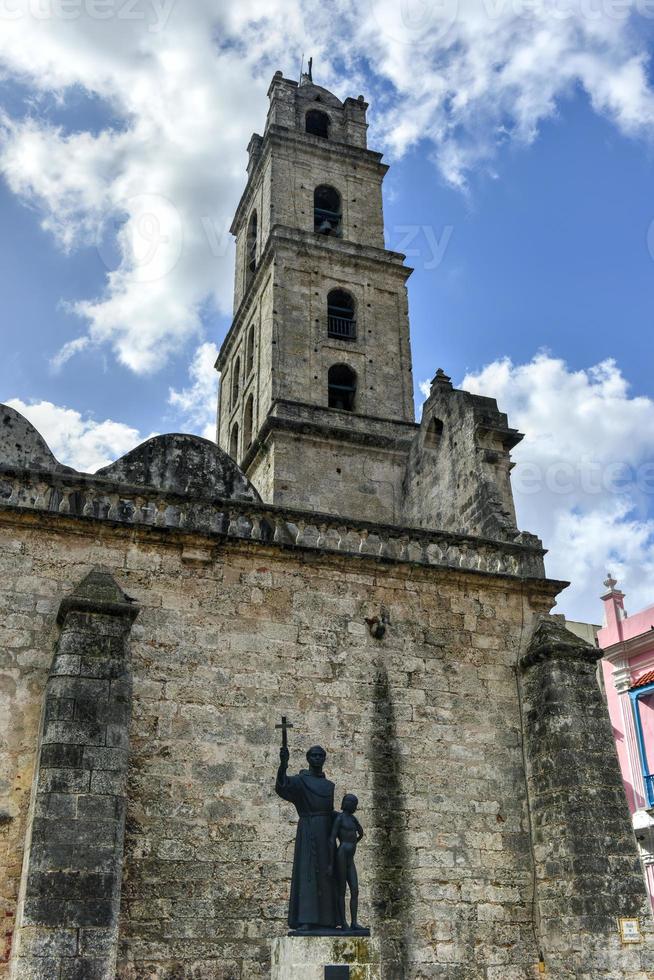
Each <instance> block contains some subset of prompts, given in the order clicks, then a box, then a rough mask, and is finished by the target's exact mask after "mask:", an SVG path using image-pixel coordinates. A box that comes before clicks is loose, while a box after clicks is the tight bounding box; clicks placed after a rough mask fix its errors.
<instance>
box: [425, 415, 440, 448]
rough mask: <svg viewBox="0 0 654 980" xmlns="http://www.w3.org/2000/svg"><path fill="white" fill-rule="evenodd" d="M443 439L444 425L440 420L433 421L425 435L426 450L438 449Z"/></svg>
mask: <svg viewBox="0 0 654 980" xmlns="http://www.w3.org/2000/svg"><path fill="white" fill-rule="evenodd" d="M442 438H443V423H442V422H441V420H440V419H432V420H431V422H430V423H429V427H428V428H427V434H426V435H425V449H438V447H439V446H440V444H441V439H442Z"/></svg>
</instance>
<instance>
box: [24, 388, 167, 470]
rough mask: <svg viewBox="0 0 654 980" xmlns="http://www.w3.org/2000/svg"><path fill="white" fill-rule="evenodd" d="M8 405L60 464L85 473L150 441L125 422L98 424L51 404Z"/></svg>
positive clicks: (77, 413)
mask: <svg viewBox="0 0 654 980" xmlns="http://www.w3.org/2000/svg"><path fill="white" fill-rule="evenodd" d="M6 404H7V405H9V406H10V407H11V408H14V409H15V410H16V411H17V412H20V414H21V415H24V416H25V418H26V419H28V421H29V422H31V423H32V425H33V426H34V427H35V428H36V429H38V431H39V432H40V433H41V435H42V436H43V438H44V439H45V441H46V442H47V444H48V446H49V447H50V449H51V450H52V452H53V453H54V454H55V456H56V457H57V459H58V460H59V462H60V463H65V464H66V466H72V467H73V468H74V469H76V470H80V471H81V472H82V473H94V472H95V471H96V470H98V469H100V467H102V466H107V465H108V464H109V463H112V462H113V461H114V460H116V459H119V458H120V457H121V456H123V455H124V454H125V453H127V452H129V451H130V450H131V449H134V447H135V446H138V445H139V444H140V443H141V442H144V441H145V439H149V438H150V436H142V435H141V434H140V433H139V432H138V430H137V429H133V428H132V427H131V426H129V425H125V424H124V423H122V422H112V420H111V419H106V420H105V421H103V422H96V421H95V420H94V419H92V418H90V417H88V416H86V417H84V416H83V415H82V414H81V413H80V412H76V411H75V410H74V409H72V408H65V407H63V406H60V405H53V404H52V402H46V401H41V402H32V403H31V404H26V403H25V402H23V401H21V400H20V399H19V398H11V399H9V401H7V403H6ZM153 434H154V433H153Z"/></svg>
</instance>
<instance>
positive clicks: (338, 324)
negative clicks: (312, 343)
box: [328, 313, 357, 340]
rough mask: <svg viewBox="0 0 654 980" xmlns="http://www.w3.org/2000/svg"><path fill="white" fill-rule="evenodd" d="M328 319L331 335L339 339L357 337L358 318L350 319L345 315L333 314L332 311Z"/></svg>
mask: <svg viewBox="0 0 654 980" xmlns="http://www.w3.org/2000/svg"><path fill="white" fill-rule="evenodd" d="M328 319H329V327H328V333H329V336H330V337H336V338H337V339H338V340H356V339H357V322H356V320H350V319H348V318H347V317H344V316H332V315H331V313H330V314H329V318H328Z"/></svg>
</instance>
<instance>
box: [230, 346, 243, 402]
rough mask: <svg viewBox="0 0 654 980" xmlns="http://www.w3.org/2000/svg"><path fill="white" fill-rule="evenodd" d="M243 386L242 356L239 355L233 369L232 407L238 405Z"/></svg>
mask: <svg viewBox="0 0 654 980" xmlns="http://www.w3.org/2000/svg"><path fill="white" fill-rule="evenodd" d="M240 387H241V358H240V357H237V358H236V360H235V361H234V369H233V371H232V408H234V406H235V405H236V403H237V401H238V396H239V391H240Z"/></svg>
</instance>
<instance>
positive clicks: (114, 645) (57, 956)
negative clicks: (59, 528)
mask: <svg viewBox="0 0 654 980" xmlns="http://www.w3.org/2000/svg"><path fill="white" fill-rule="evenodd" d="M135 615H136V609H135V608H134V606H133V605H131V604H130V603H129V602H128V601H127V599H126V598H125V596H124V595H123V593H122V592H121V591H120V589H119V588H118V587H117V586H116V584H115V582H114V581H113V579H112V578H111V576H110V575H108V574H106V573H101V572H92V573H90V574H89V575H88V576H87V577H86V578H85V580H84V582H83V583H82V584H81V585H80V586H79V587H78V588H77V589H76V590H75V592H74V593H73V595H72V596H68V597H66V598H64V600H63V602H62V604H61V607H60V611H59V617H58V619H59V622H60V624H61V635H60V637H59V640H58V642H57V646H56V650H55V656H54V658H53V661H52V666H51V669H50V675H49V678H48V682H47V685H46V689H45V701H44V715H43V728H42V732H41V738H40V746H39V748H38V750H37V755H38V763H37V771H36V778H35V794H34V800H33V804H32V810H31V813H30V819H29V822H28V825H27V828H26V834H25V851H26V853H25V861H24V873H23V888H22V895H21V900H20V903H19V907H18V916H17V920H18V921H17V929H16V936H15V943H14V950H13V960H12V973H11V976H12V978H14V980H46V978H47V980H113V978H114V977H115V972H116V953H117V939H118V918H119V908H120V888H121V879H122V869H123V842H124V832H125V814H126V779H127V768H128V748H129V727H130V720H131V707H132V703H131V702H132V681H131V669H130V662H129V651H128V647H127V644H126V640H127V636H128V634H129V630H130V626H131V623H132V620H133V619H134V617H135Z"/></svg>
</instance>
